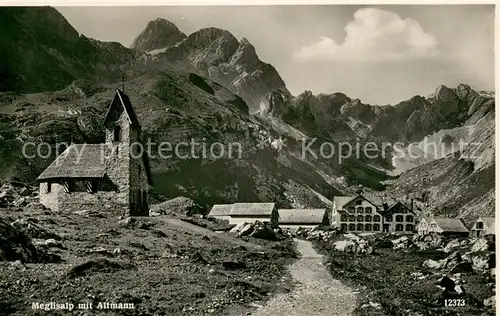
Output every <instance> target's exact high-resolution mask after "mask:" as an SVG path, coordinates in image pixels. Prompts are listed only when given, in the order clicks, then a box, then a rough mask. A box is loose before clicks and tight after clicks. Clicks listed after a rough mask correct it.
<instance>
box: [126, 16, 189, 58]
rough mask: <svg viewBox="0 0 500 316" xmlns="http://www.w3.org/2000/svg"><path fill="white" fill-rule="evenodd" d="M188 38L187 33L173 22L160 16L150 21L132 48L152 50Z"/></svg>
mask: <svg viewBox="0 0 500 316" xmlns="http://www.w3.org/2000/svg"><path fill="white" fill-rule="evenodd" d="M184 38H186V34H184V33H183V32H181V31H180V30H179V28H178V27H177V26H176V25H175V24H173V23H172V22H170V21H168V20H165V19H161V18H158V19H156V20H154V21H151V22H149V23H148V25H147V26H146V28H145V29H144V31H142V32H141V33H140V34H139V35H138V36H137V37H136V38H135V39H134V42H133V43H132V46H130V48H132V49H135V50H138V51H143V52H147V51H152V50H155V49H161V48H165V47H168V46H171V45H174V44H176V43H178V42H180V41H181V40H183V39H184Z"/></svg>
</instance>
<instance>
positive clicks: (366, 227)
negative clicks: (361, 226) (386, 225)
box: [365, 224, 372, 232]
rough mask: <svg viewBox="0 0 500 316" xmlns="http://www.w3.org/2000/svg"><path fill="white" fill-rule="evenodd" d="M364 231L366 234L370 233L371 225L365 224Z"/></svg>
mask: <svg viewBox="0 0 500 316" xmlns="http://www.w3.org/2000/svg"><path fill="white" fill-rule="evenodd" d="M365 230H366V231H367V232H369V231H371V230H372V225H371V224H365Z"/></svg>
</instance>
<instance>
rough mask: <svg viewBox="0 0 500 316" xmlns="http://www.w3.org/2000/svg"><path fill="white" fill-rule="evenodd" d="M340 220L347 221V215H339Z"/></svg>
mask: <svg viewBox="0 0 500 316" xmlns="http://www.w3.org/2000/svg"><path fill="white" fill-rule="evenodd" d="M340 221H341V222H347V215H345V214H342V215H340Z"/></svg>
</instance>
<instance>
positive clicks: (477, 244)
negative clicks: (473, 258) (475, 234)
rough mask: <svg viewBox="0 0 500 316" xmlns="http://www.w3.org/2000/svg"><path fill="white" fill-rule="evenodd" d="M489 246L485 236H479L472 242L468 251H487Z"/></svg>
mask: <svg viewBox="0 0 500 316" xmlns="http://www.w3.org/2000/svg"><path fill="white" fill-rule="evenodd" d="M489 248H490V244H489V242H488V240H486V239H485V238H479V239H477V240H476V241H474V243H473V244H472V248H471V250H470V252H472V253H474V252H480V251H487V250H488V249H489Z"/></svg>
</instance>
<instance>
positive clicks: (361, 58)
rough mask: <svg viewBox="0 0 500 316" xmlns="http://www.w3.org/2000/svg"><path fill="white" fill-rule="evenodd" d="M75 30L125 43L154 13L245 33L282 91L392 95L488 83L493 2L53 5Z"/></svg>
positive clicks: (372, 97) (369, 98)
mask: <svg viewBox="0 0 500 316" xmlns="http://www.w3.org/2000/svg"><path fill="white" fill-rule="evenodd" d="M57 9H58V10H59V11H60V12H61V13H62V14H63V15H64V16H65V17H66V19H67V20H68V21H69V22H70V23H71V24H72V25H73V27H74V28H75V29H76V30H77V31H79V32H80V33H82V34H84V35H86V36H88V37H92V38H95V39H98V40H104V41H117V42H120V43H122V44H123V45H124V46H127V47H129V46H130V45H131V43H132V41H133V39H134V38H135V37H136V36H137V35H138V34H139V33H140V32H141V31H142V30H143V29H144V28H145V27H146V25H147V23H148V22H149V21H151V20H154V19H156V18H159V17H160V18H165V19H167V20H169V21H171V22H173V23H174V24H176V25H177V26H178V27H179V29H180V30H181V31H183V32H184V33H186V34H188V35H189V34H190V33H192V32H194V31H196V30H198V29H201V28H204V27H219V28H222V29H226V30H228V31H230V32H231V33H232V34H233V35H234V36H236V37H237V38H238V39H241V38H243V37H245V38H247V39H248V40H249V41H250V43H252V44H253V45H254V46H255V49H256V51H257V54H258V55H259V58H260V59H261V60H262V61H264V62H267V63H270V64H272V65H273V66H274V67H275V68H276V69H277V70H278V72H279V73H280V75H281V77H282V78H283V80H284V81H285V83H286V85H287V88H288V89H289V90H290V92H292V94H294V95H297V94H300V93H302V92H304V91H305V90H311V91H312V92H313V93H315V94H318V93H335V92H342V93H345V94H347V95H348V96H349V97H351V98H358V99H361V101H362V102H364V103H370V104H379V105H385V104H396V103H397V102H400V101H403V100H407V99H409V98H411V97H412V96H414V95H424V96H425V95H429V94H431V93H432V92H433V91H434V90H435V89H436V88H437V87H438V86H440V85H446V86H448V87H456V86H457V85H458V84H459V83H466V84H469V85H470V86H471V87H472V88H474V89H477V90H489V91H493V90H494V87H495V81H494V78H495V72H494V68H495V61H494V28H495V21H494V18H495V8H494V6H493V5H392V6H358V5H314V6H309V5H300V6H205V7H201V6H185V7H179V6H176V7H174V6H171V7H168V6H165V7H57Z"/></svg>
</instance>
